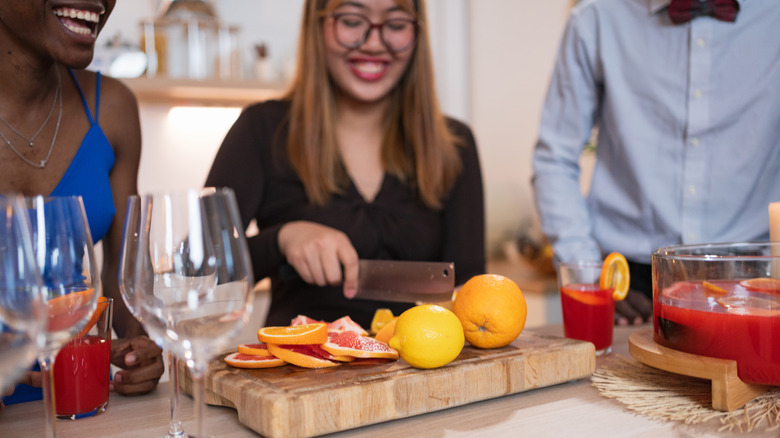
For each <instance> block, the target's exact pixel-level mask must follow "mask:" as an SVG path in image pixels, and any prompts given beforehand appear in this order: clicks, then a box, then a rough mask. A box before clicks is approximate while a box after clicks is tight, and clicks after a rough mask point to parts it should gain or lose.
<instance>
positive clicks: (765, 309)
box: [717, 296, 780, 316]
mask: <svg viewBox="0 0 780 438" xmlns="http://www.w3.org/2000/svg"><path fill="white" fill-rule="evenodd" d="M717 301H718V304H720V305H721V306H723V307H725V308H726V310H727V311H728V312H729V313H733V314H735V315H752V316H780V301H777V300H768V299H766V298H758V297H738V296H729V297H723V298H718V300H717Z"/></svg>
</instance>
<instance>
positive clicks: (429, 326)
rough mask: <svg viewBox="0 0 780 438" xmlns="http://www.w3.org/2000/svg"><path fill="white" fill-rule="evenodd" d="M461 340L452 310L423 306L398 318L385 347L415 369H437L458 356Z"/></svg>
mask: <svg viewBox="0 0 780 438" xmlns="http://www.w3.org/2000/svg"><path fill="white" fill-rule="evenodd" d="M465 340H466V339H465V337H464V335H463V326H462V325H461V324H460V320H458V317H457V316H455V314H454V313H452V311H450V310H447V309H445V308H444V307H441V306H437V305H435V304H423V305H419V306H415V307H412V308H411V309H409V310H407V311H405V312H404V313H402V314H401V316H399V317H398V319H397V320H396V322H395V331H394V333H393V337H392V338H390V341H389V344H390V346H391V347H393V348H395V349H396V350H398V352H399V353H400V355H401V359H403V360H404V361H405V362H406V363H408V364H409V365H411V366H413V367H415V368H438V367H441V366H444V365H447V364H448V363H450V362H452V361H453V360H455V358H456V357H458V355H459V354H460V351H461V350H462V349H463V344H464V343H465Z"/></svg>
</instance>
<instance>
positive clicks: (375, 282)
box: [353, 260, 455, 303]
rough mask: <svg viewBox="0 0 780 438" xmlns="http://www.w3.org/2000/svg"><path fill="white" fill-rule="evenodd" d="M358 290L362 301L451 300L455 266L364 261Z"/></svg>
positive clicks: (450, 264) (361, 266) (359, 275)
mask: <svg viewBox="0 0 780 438" xmlns="http://www.w3.org/2000/svg"><path fill="white" fill-rule="evenodd" d="M359 263H360V264H359V267H358V287H357V291H356V293H355V296H354V297H353V298H358V299H362V300H378V301H398V302H406V303H417V302H424V303H433V302H441V301H450V300H451V299H452V293H453V291H454V290H455V264H454V263H451V262H412V261H400V260H360V262H359Z"/></svg>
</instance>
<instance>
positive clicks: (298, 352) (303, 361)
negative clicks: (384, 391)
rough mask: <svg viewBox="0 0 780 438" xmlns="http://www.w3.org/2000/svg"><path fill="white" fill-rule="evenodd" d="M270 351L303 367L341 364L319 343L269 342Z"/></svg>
mask: <svg viewBox="0 0 780 438" xmlns="http://www.w3.org/2000/svg"><path fill="white" fill-rule="evenodd" d="M268 351H270V352H271V354H273V355H274V356H276V357H278V358H279V359H282V360H284V361H286V362H289V363H291V364H293V365H297V366H299V367H303V368H327V367H335V366H339V365H341V362H337V361H334V360H331V359H328V357H330V353H328V352H327V351H325V350H323V349H322V348H320V346H319V345H274V344H268Z"/></svg>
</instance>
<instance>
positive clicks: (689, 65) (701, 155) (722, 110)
mask: <svg viewBox="0 0 780 438" xmlns="http://www.w3.org/2000/svg"><path fill="white" fill-rule="evenodd" d="M715 3H717V4H715ZM715 3H711V2H709V1H707V0H703V1H699V0H673V1H671V2H670V0H591V1H585V2H582V3H580V4H579V5H577V6H576V7H575V8H574V9H573V10H572V12H571V16H570V18H569V21H568V24H567V26H566V30H565V33H564V36H563V41H562V42H561V45H560V50H559V53H558V58H557V62H556V64H555V69H554V72H553V75H552V79H551V83H550V88H549V91H548V94H547V98H546V101H545V103H544V108H543V114H542V119H541V126H540V131H539V139H538V143H537V144H536V147H535V150H534V153H533V169H534V173H533V178H532V183H533V189H534V192H535V197H536V203H537V207H538V211H539V214H540V218H541V226H542V229H543V231H544V233H545V235H546V236H547V237H548V238H549V239H550V241H551V242H552V245H553V248H554V252H555V256H556V260H557V261H570V260H575V259H594V260H600V259H601V258H602V257H603V255H605V254H607V253H610V252H613V251H616V252H620V253H622V254H624V255H625V256H626V258H627V259H628V260H629V262H630V268H631V285H632V286H631V287H632V291H631V292H630V293H629V298H628V299H627V300H625V301H624V302H620V303H618V305H617V306H616V322H617V323H619V324H627V323H641V322H643V321H646V320H647V319H648V317H649V315H650V313H651V307H650V305H649V298H650V297H651V296H652V292H651V290H652V282H651V272H650V271H651V270H650V265H649V264H650V262H651V252H652V250H653V249H655V248H658V247H662V246H666V245H673V244H693V243H702V242H707V243H710V242H734V241H753V240H768V237H769V219H768V214H767V206H768V204H769V203H770V202H773V201H778V200H780V25H779V24H778V23H780V7H778V6H779V4H778V2H777V1H776V0H733V1H725V2H724V1H722V0H720V1H718V2H715ZM594 133H595V143H596V144H595V151H596V152H595V153H596V164H595V168H594V169H593V176H592V181H591V183H590V189H589V191H588V193H587V194H586V195H583V194H582V191H581V188H580V184H579V178H580V170H581V169H580V166H579V164H578V162H579V159H580V156H581V154H582V152H583V149H584V147H585V145H586V144H587V143H588V141H589V139H590V138H591V135H592V134H594ZM638 291H642V292H644V295H643V294H640V293H638Z"/></svg>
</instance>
